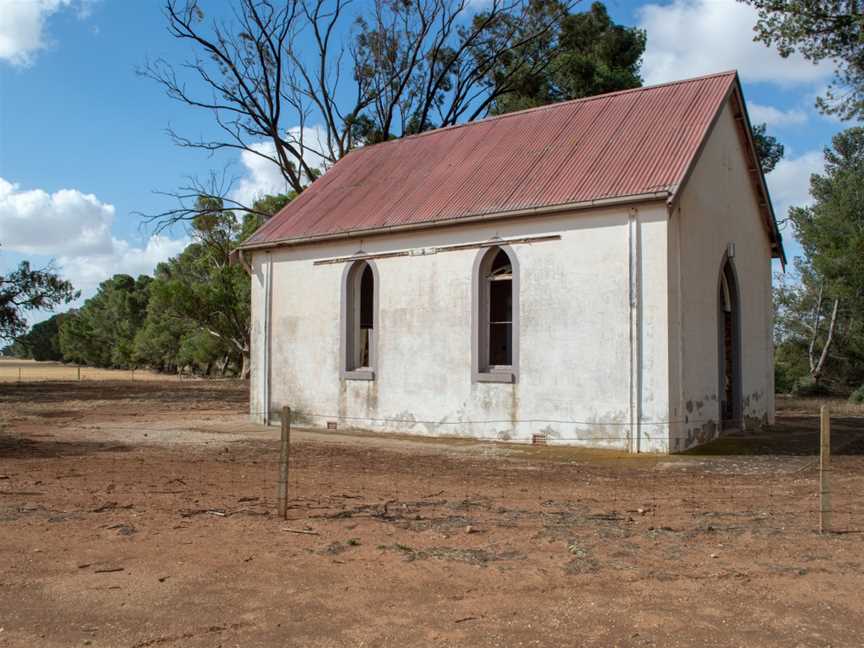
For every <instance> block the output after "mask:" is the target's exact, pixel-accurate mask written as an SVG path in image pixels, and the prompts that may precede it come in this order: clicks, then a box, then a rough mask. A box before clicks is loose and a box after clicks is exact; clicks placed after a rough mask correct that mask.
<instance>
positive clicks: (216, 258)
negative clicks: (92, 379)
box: [135, 194, 293, 378]
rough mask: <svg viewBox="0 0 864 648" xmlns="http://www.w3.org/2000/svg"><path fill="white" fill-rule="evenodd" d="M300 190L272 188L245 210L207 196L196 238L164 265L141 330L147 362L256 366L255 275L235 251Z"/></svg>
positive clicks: (244, 369)
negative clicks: (234, 259)
mask: <svg viewBox="0 0 864 648" xmlns="http://www.w3.org/2000/svg"><path fill="white" fill-rule="evenodd" d="M292 197H293V195H288V194H282V195H276V196H266V197H264V198H262V199H261V200H259V201H257V202H256V203H255V211H254V212H253V213H250V214H246V215H244V216H243V217H241V216H240V215H238V214H237V213H235V212H234V211H231V210H225V209H223V205H222V203H221V202H220V201H218V200H216V199H213V198H205V197H201V198H199V199H198V203H197V205H196V209H197V210H198V216H197V217H196V218H195V219H194V220H193V221H192V222H191V231H192V234H193V237H194V242H193V243H192V244H190V245H189V246H188V247H187V248H186V249H185V250H183V252H181V253H180V254H179V255H178V256H176V257H174V258H173V259H170V260H169V261H167V262H165V263H161V264H159V266H158V267H157V268H156V272H155V277H154V280H153V282H152V283H151V284H150V288H149V294H150V302H149V305H148V309H147V318H146V320H145V321H144V323H143V326H142V328H141V330H140V332H139V333H138V335H137V336H136V338H135V349H136V354H137V357H138V358H139V359H140V361H141V362H144V363H146V364H149V365H151V366H154V367H157V368H159V369H161V370H164V371H168V370H175V369H178V368H183V367H193V368H197V369H198V370H199V371H200V372H202V373H205V374H207V373H212V372H213V371H214V370H215V371H216V372H218V373H219V374H224V373H225V372H226V370H227V369H228V368H229V367H233V368H234V369H235V370H236V372H237V373H239V374H240V375H241V376H242V377H244V378H247V377H248V374H249V335H250V300H251V297H250V282H249V276H248V275H247V274H246V271H245V270H244V269H243V267H242V266H241V265H239V264H232V263H231V261H230V254H231V251H232V250H233V249H234V247H236V245H237V244H238V243H240V242H242V241H243V240H245V239H246V238H247V237H248V236H249V235H250V234H251V233H252V232H253V231H254V230H255V229H257V227H258V226H259V225H260V224H261V222H262V221H263V219H264V216H263V214H272V213H275V212H276V211H278V210H279V209H281V208H282V207H283V206H284V205H285V204H287V203H288V202H289V201H290V200H291V199H292Z"/></svg>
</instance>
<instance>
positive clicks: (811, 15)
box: [742, 0, 864, 120]
mask: <svg viewBox="0 0 864 648" xmlns="http://www.w3.org/2000/svg"><path fill="white" fill-rule="evenodd" d="M742 1H744V2H746V3H747V4H750V5H752V6H753V7H755V8H756V10H757V11H758V14H759V19H758V21H757V23H756V25H755V27H754V31H755V32H756V36H755V40H759V41H762V42H763V43H765V44H766V45H769V46H772V45H773V46H774V47H776V48H777V51H778V52H779V53H780V54H781V56H789V55H790V54H792V53H793V52H800V53H801V54H803V55H804V57H806V58H807V59H809V60H810V61H813V62H814V63H816V62H819V61H831V62H832V63H833V64H834V80H833V82H832V83H831V85H830V86H829V87H828V89H827V90H826V92H825V96H823V97H819V98H818V99H817V100H816V105H817V107H818V108H819V109H820V110H821V111H822V112H824V113H827V114H833V115H837V116H838V117H840V118H841V119H846V120H849V119H857V120H860V119H861V118H862V117H864V14H862V6H861V1H860V0H742Z"/></svg>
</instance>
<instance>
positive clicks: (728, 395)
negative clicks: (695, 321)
mask: <svg viewBox="0 0 864 648" xmlns="http://www.w3.org/2000/svg"><path fill="white" fill-rule="evenodd" d="M740 309H741V305H740V298H739V294H738V281H737V277H736V276H735V267H734V266H733V263H732V259H731V258H729V257H728V256H727V257H725V258H724V260H723V266H722V268H721V269H720V281H719V287H718V291H717V312H718V322H717V324H718V326H717V338H718V339H717V350H718V353H717V357H718V367H719V370H720V385H719V387H720V399H719V400H720V422H721V427H722V428H730V427H738V426H740V424H741V416H742V413H741V328H740V327H741V310H740Z"/></svg>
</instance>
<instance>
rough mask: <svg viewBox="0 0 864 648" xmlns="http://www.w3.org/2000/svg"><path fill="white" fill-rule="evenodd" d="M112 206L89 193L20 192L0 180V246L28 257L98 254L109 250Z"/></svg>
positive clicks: (62, 190) (13, 186) (69, 190)
mask: <svg viewBox="0 0 864 648" xmlns="http://www.w3.org/2000/svg"><path fill="white" fill-rule="evenodd" d="M113 220H114V206H113V205H109V204H107V203H103V202H101V201H99V199H97V198H96V196H94V195H93V194H85V193H82V192H80V191H78V190H77V189H61V190H60V191H57V192H55V193H53V194H49V193H47V192H46V191H43V190H41V189H31V190H27V191H22V190H21V189H20V188H19V186H18V185H17V184H12V183H11V182H8V181H6V180H4V179H3V178H0V243H2V244H3V246H4V247H6V248H7V249H10V250H17V251H19V252H25V253H32V254H49V255H50V254H59V253H62V254H67V255H76V254H100V253H106V252H109V251H110V250H111V245H112V242H111V224H112V222H113Z"/></svg>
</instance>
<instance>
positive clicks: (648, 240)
mask: <svg viewBox="0 0 864 648" xmlns="http://www.w3.org/2000/svg"><path fill="white" fill-rule="evenodd" d="M628 212H629V210H628V209H627V208H626V207H625V208H616V209H611V208H610V209H595V210H590V211H580V212H573V213H570V214H559V215H555V216H535V217H525V218H521V219H512V220H508V221H498V222H489V223H485V224H472V225H461V226H455V227H448V228H438V229H430V230H425V231H417V232H414V233H410V234H409V233H405V234H391V235H388V236H386V237H374V238H367V239H363V240H359V239H354V240H349V241H340V242H330V243H320V244H315V245H305V246H300V247H293V248H277V249H274V250H273V251H272V252H256V253H255V254H254V255H253V259H252V261H253V263H252V265H253V278H252V286H253V290H252V308H253V335H252V382H251V390H252V399H251V403H252V404H251V409H252V414H253V418H255V419H256V420H259V421H260V420H262V419H263V411H264V410H265V408H266V407H267V404H266V403H265V402H264V401H263V397H264V396H263V395H264V386H263V383H264V380H265V375H264V367H265V362H264V354H265V352H266V345H265V340H264V330H263V312H264V295H263V288H264V285H265V280H264V276H265V275H264V273H265V272H266V267H267V265H268V263H269V260H268V257H272V267H273V288H272V322H271V327H272V328H271V330H272V336H271V340H272V344H271V351H270V392H271V396H270V405H269V407H270V409H271V411H278V409H279V408H281V406H282V405H283V404H286V405H290V406H291V407H292V408H293V409H294V411H295V412H297V416H298V419H299V420H300V422H302V423H303V424H305V425H309V426H314V427H325V426H326V423H327V422H328V421H335V422H337V424H338V426H339V428H340V429H343V428H345V427H353V428H361V429H372V430H384V431H393V432H401V433H408V434H424V435H459V436H473V437H482V438H492V439H502V440H512V441H530V439H531V437H532V435H533V434H537V433H545V434H546V435H547V438H548V439H549V442H550V443H564V444H577V445H589V446H598V447H620V448H626V447H628V442H629V441H628V440H630V439H631V436H630V432H631V431H630V426H629V422H630V405H631V398H630V395H631V374H630V368H631V355H630V350H631V346H630V345H631V342H630V303H629V265H628V263H629V261H628V259H629V233H628ZM667 221H668V215H667V209H666V206H665V204H663V203H653V204H643V205H641V206H640V207H639V208H638V222H639V241H640V249H641V255H642V264H641V268H640V269H641V272H640V275H641V281H640V286H641V289H640V293H641V302H642V317H641V321H640V322H639V324H640V331H641V336H640V341H641V344H640V345H639V347H640V351H641V353H640V358H641V360H640V363H639V364H640V366H641V371H642V377H641V380H640V381H639V388H638V392H639V403H638V404H639V412H640V413H641V418H642V422H641V425H640V429H641V435H640V443H639V449H640V450H642V451H659V452H664V451H667V450H668V449H669V443H668V439H669V431H668V425H667V421H668V420H669V384H670V376H669V373H668V366H669V363H668V357H669V330H668V326H667V322H668V304H667V296H668V292H667V276H668V273H669V270H668V268H667V255H668V250H667V242H668V240H669V236H668V233H667ZM541 234H560V236H561V240H560V241H547V242H539V243H532V244H519V245H515V246H513V249H514V250H515V253H516V255H517V257H518V261H519V268H520V273H521V274H520V279H521V290H520V301H519V304H520V320H521V326H520V336H521V337H520V358H519V361H520V370H519V379H518V382H517V383H516V384H512V385H510V384H490V383H473V382H472V380H471V290H472V286H471V282H472V268H473V264H474V260H475V257H476V255H477V254H478V250H477V249H469V250H464V251H458V252H441V253H438V254H434V255H428V256H408V257H396V258H389V259H386V258H385V259H377V260H375V263H376V265H377V267H378V275H379V279H380V281H379V285H378V286H377V289H378V290H379V291H380V292H379V311H378V319H377V321H376V329H377V330H378V366H377V372H376V373H377V377H376V380H374V381H350V380H349V381H345V380H340V376H339V360H340V357H339V346H340V338H339V336H340V327H341V324H340V321H339V319H340V299H341V290H342V286H341V278H342V273H343V270H344V265H342V264H335V265H318V266H316V265H313V262H314V261H315V260H317V259H325V258H332V257H338V256H344V255H350V254H354V253H356V252H358V251H359V250H362V251H363V252H365V253H379V252H388V251H395V250H405V249H415V248H426V247H432V246H441V245H450V244H457V243H470V242H480V241H485V240H488V239H490V238H491V237H496V236H497V237H501V238H505V239H506V238H511V237H520V236H533V235H541ZM712 294H713V293H712Z"/></svg>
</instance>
